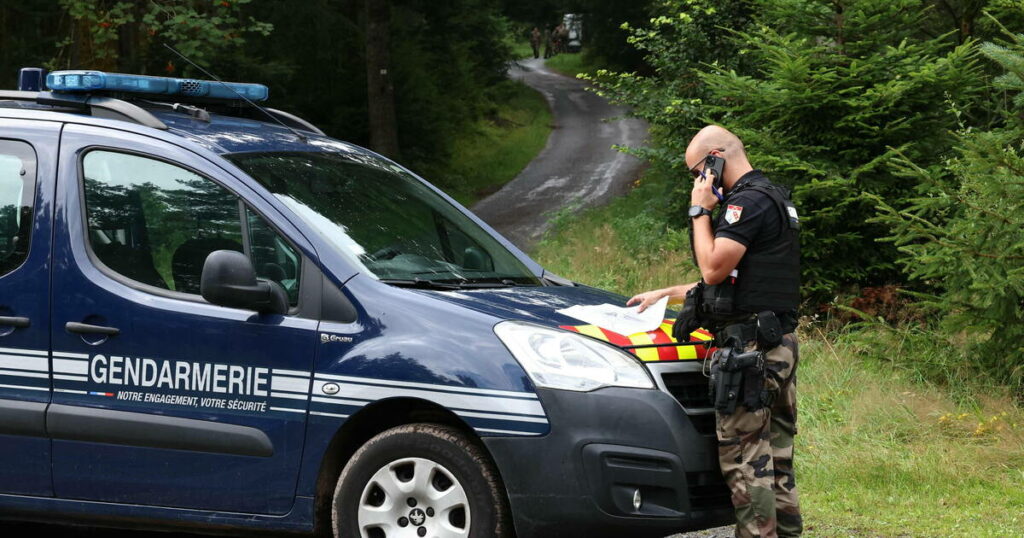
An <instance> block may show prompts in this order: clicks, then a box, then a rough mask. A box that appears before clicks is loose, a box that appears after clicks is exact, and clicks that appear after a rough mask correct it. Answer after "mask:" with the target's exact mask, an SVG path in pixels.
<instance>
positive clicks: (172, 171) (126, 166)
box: [82, 150, 244, 294]
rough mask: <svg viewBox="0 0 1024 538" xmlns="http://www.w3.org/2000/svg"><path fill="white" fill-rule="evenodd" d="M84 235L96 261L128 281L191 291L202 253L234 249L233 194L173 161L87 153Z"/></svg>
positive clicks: (238, 234) (237, 225)
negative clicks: (87, 235) (86, 230)
mask: <svg viewBox="0 0 1024 538" xmlns="http://www.w3.org/2000/svg"><path fill="white" fill-rule="evenodd" d="M82 169H83V172H84V175H85V178H84V189H85V207H86V219H87V222H88V229H89V232H88V233H89V241H90V244H91V245H92V249H93V252H94V253H95V255H96V257H97V258H99V260H100V261H101V262H103V264H104V265H106V266H107V267H109V268H110V269H112V270H113V271H115V272H117V273H119V274H121V275H123V276H125V277H128V278H130V279H132V280H134V281H136V282H141V283H143V284H148V285H150V286H154V287H157V288H163V289H167V290H173V291H177V292H182V293H191V294H198V293H199V282H200V277H201V275H202V272H203V264H204V263H205V262H206V257H207V256H208V255H209V254H210V253H211V252H213V251H215V250H235V251H238V252H244V250H243V248H242V225H241V224H242V223H241V218H240V213H239V204H238V198H237V197H236V196H235V195H234V194H232V193H231V192H229V191H227V190H226V189H224V188H223V187H221V186H220V185H218V184H216V183H214V182H213V181H210V180H209V179H206V178H204V177H202V176H199V175H197V174H195V173H193V172H190V171H188V170H185V169H183V168H179V167H177V166H174V165H171V164H168V163H165V162H162V161H158V160H155V159H148V158H145V157H140V156H137V155H129V154H125V153H115V152H110V151H99V150H96V151H91V152H89V153H87V154H86V155H85V158H84V159H83V163H82Z"/></svg>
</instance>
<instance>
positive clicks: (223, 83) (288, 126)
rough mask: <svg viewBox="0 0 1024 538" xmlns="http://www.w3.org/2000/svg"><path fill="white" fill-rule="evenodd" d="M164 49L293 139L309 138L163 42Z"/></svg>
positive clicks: (302, 140)
mask: <svg viewBox="0 0 1024 538" xmlns="http://www.w3.org/2000/svg"><path fill="white" fill-rule="evenodd" d="M164 47H167V50H169V51H171V52H173V53H174V54H177V55H178V57H179V58H181V59H182V60H185V61H186V62H188V63H189V65H191V66H192V67H195V68H196V69H198V70H199V71H201V72H202V73H203V74H204V75H206V76H208V77H210V78H212V79H213V80H215V81H217V82H219V83H220V84H221V85H222V86H224V87H225V88H227V89H229V90H231V92H232V93H234V94H235V95H237V96H238V97H240V98H242V100H243V101H245V102H246V103H249V105H250V106H252V107H253V108H255V109H256V110H259V111H260V112H262V113H263V115H264V116H266V117H268V118H270V119H271V120H273V121H274V123H276V124H278V125H280V126H281V127H284V128H285V129H288V130H289V131H291V133H292V134H293V135H295V137H296V138H298V139H299V141H300V142H302V143H306V142H307V141H308V140H309V138H308V137H306V135H304V134H302V133H300V132H299V131H297V130H295V129H294V128H292V127H291V126H290V125H288V124H286V123H285V122H283V121H281V120H280V119H278V118H277V117H276V116H274V115H273V114H271V113H270V112H267V111H266V109H264V108H263V107H261V106H260V105H257V104H256V103H254V102H252V101H251V100H250V99H249V98H248V97H246V96H244V95H242V94H241V93H239V92H238V90H236V89H234V88H232V87H231V86H230V85H229V84H226V83H225V82H224V81H223V80H221V79H220V78H218V77H217V75H214V74H213V73H211V72H209V71H207V70H206V69H203V68H202V67H201V66H200V65H199V64H197V63H195V62H193V61H192V60H190V59H188V56H185V55H184V54H182V53H180V52H178V50H177V49H175V48H174V47H172V46H170V45H169V44H167V43H166V42H164Z"/></svg>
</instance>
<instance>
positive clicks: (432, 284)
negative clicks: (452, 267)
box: [380, 278, 462, 290]
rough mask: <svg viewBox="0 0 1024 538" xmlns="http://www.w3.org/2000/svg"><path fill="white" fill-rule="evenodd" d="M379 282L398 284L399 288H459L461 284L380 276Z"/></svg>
mask: <svg viewBox="0 0 1024 538" xmlns="http://www.w3.org/2000/svg"><path fill="white" fill-rule="evenodd" d="M380 281H381V282H383V283H385V284H391V285H392V286H398V287H400V288H420V289H425V290H461V289H462V285H460V284H449V283H447V282H438V281H436V280H424V279H422V278H413V279H404V278H382V279H380Z"/></svg>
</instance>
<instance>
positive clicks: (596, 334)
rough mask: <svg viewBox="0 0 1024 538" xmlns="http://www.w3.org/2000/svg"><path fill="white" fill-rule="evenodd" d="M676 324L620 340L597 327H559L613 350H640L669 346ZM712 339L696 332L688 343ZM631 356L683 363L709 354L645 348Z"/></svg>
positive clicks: (667, 323)
mask: <svg viewBox="0 0 1024 538" xmlns="http://www.w3.org/2000/svg"><path fill="white" fill-rule="evenodd" d="M674 322H675V320H671V319H666V320H664V321H662V322H661V326H660V327H658V328H657V329H654V330H653V331H647V332H645V333H636V334H631V335H629V336H623V335H621V334H619V333H614V332H612V331H609V330H607V329H602V328H601V327H598V326H597V325H560V326H559V327H560V328H562V329H566V330H569V331H573V332H578V333H580V334H583V335H586V336H590V337H592V338H597V339H598V340H603V341H605V342H608V343H610V344H612V345H616V346H620V347H621V346H640V345H650V344H670V343H674V342H675V341H676V340H675V338H672V324H673V323H674ZM712 338H714V337H713V336H712V335H711V333H709V332H707V331H705V330H704V329H697V330H696V331H693V332H692V333H690V341H691V342H707V341H709V340H711V339H712ZM628 351H629V352H630V353H632V354H634V355H636V356H637V357H640V360H642V361H648V362H653V361H686V360H702V359H704V357H706V356H707V354H708V353H709V352H710V349H708V347H706V346H677V347H669V346H666V347H648V348H641V349H630V350H628Z"/></svg>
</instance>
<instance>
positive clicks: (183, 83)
mask: <svg viewBox="0 0 1024 538" xmlns="http://www.w3.org/2000/svg"><path fill="white" fill-rule="evenodd" d="M46 85H47V86H48V87H49V88H50V90H52V91H55V92H98V91H108V92H124V93H144V94H149V95H181V96H186V97H205V98H209V99H230V100H235V101H242V100H243V99H242V97H239V95H243V96H245V97H246V98H248V99H249V100H250V101H266V100H267V97H268V96H269V95H270V90H268V89H267V87H266V86H264V85H262V84H243V83H239V82H216V81H211V80H194V79H189V78H171V77H148V76H145V75H125V74H122V73H104V72H103V71H54V72H52V73H50V74H49V75H47V76H46ZM232 90H233V91H232ZM236 92H237V93H236Z"/></svg>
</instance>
